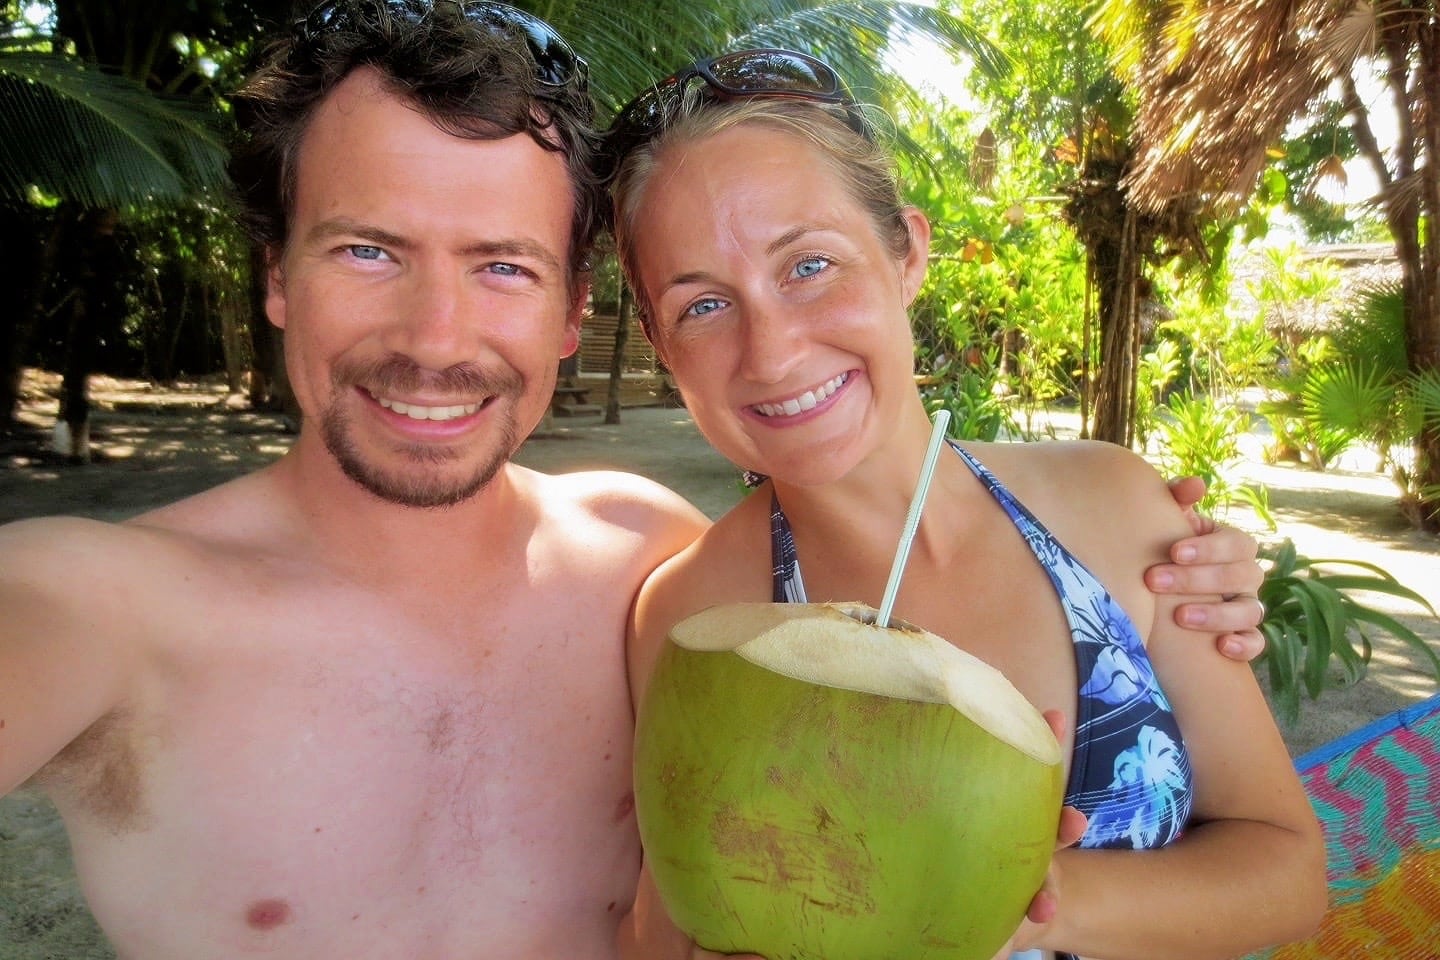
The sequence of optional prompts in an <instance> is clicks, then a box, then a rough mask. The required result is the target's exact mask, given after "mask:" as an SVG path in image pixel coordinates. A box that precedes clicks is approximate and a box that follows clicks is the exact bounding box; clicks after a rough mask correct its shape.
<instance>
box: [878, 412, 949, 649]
mask: <svg viewBox="0 0 1440 960" xmlns="http://www.w3.org/2000/svg"><path fill="white" fill-rule="evenodd" d="M948 426H950V411H949V410H940V411H938V412H936V414H935V422H934V425H933V426H932V427H931V428H930V446H929V448H928V449H926V451H925V462H924V463H923V464H921V465H920V479H919V480H918V481H916V483H915V495H914V496H913V497H911V498H910V512H909V513H907V514H906V515H905V528H904V529H903V530H901V531H900V546H899V547H897V548H896V550H895V562H894V563H892V564H891V565H890V582H889V583H887V584H885V596H884V597H883V598H881V600H880V612H879V615H878V616H876V617H875V625H876V626H879V627H888V626H889V625H890V611H891V610H893V609H895V595H896V594H897V593H899V592H900V578H901V577H902V576H904V574H905V562H906V561H907V560H909V559H910V544H912V543H913V542H914V541H915V531H916V530H918V529H919V528H920V511H922V510H924V509H925V498H926V497H927V496H928V495H929V494H930V480H931V478H932V477H934V476H935V464H936V463H937V462H938V461H939V459H940V445H941V444H942V443H943V442H944V440H945V429H946V428H947V427H948Z"/></svg>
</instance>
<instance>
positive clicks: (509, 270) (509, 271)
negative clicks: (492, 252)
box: [490, 263, 520, 277]
mask: <svg viewBox="0 0 1440 960" xmlns="http://www.w3.org/2000/svg"><path fill="white" fill-rule="evenodd" d="M490 270H491V272H492V273H498V274H500V275H501V276H505V277H514V276H518V275H519V274H520V268H519V267H517V266H515V264H513V263H492V264H490Z"/></svg>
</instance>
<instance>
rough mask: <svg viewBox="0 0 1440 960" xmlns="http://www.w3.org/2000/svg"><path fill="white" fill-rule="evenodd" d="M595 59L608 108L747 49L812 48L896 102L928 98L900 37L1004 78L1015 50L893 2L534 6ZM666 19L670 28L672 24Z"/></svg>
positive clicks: (866, 89) (598, 90) (595, 78)
mask: <svg viewBox="0 0 1440 960" xmlns="http://www.w3.org/2000/svg"><path fill="white" fill-rule="evenodd" d="M532 9H534V11H535V12H536V13H537V14H539V15H541V16H544V17H546V19H548V20H549V21H550V22H551V23H553V24H554V25H555V26H556V28H557V29H559V30H560V32H561V33H563V34H564V35H565V36H566V37H568V38H570V39H571V40H572V42H573V43H574V44H575V46H576V48H577V49H578V50H579V51H580V53H581V55H583V56H584V57H586V58H587V59H588V60H589V61H590V64H591V68H592V71H591V80H592V88H593V90H594V92H595V96H596V99H597V100H598V101H599V103H600V104H601V108H602V111H608V112H610V113H613V112H614V111H615V110H618V109H619V107H620V106H622V105H623V104H625V103H626V102H628V101H629V99H630V98H631V97H632V96H634V95H635V94H636V93H637V92H639V91H640V90H641V89H643V88H644V87H645V86H646V85H648V84H651V83H654V82H655V81H656V80H658V79H660V78H661V77H663V76H665V75H667V74H668V73H670V72H672V71H674V70H675V69H677V68H679V67H682V66H684V65H685V64H687V63H689V62H691V61H693V60H696V59H699V58H701V57H706V56H714V55H715V54H718V53H722V52H724V51H727V50H738V49H743V48H745V47H762V46H777V47H788V48H793V49H798V50H803V51H806V52H808V53H812V54H814V55H816V56H820V57H822V58H823V59H825V60H826V61H827V62H829V63H831V64H832V65H833V66H834V67H835V68H836V70H838V71H839V72H840V73H841V75H842V76H844V77H845V79H846V81H847V83H848V84H849V85H850V87H851V89H852V90H854V92H855V94H856V96H857V98H859V99H861V100H863V101H867V102H870V101H874V102H877V103H879V104H880V105H882V106H886V107H889V106H891V105H892V103H894V102H896V100H897V99H898V100H900V101H904V100H906V98H908V97H914V98H917V99H918V94H917V93H915V91H913V90H908V89H907V88H906V87H905V86H904V84H903V83H899V82H897V79H896V78H895V77H894V76H893V74H892V73H890V72H889V71H887V68H886V64H885V63H884V62H883V60H882V55H883V53H884V51H885V50H886V48H887V47H888V46H889V45H890V44H891V43H892V42H893V41H895V40H898V39H901V38H904V37H907V36H925V37H929V38H933V39H935V40H936V41H938V42H939V43H940V45H941V47H942V48H944V49H946V50H948V51H951V52H952V53H954V54H956V55H959V56H965V57H967V58H969V59H970V60H971V61H972V62H973V63H974V64H975V67H976V69H979V70H982V71H986V72H989V73H993V74H1003V73H1004V72H1005V71H1007V70H1008V69H1009V62H1008V60H1007V58H1006V57H1005V55H1004V54H1003V53H1002V52H1001V51H1000V50H999V49H998V48H996V47H995V46H994V45H993V44H991V43H990V42H989V41H988V40H986V39H985V37H984V36H983V34H981V33H980V31H979V30H977V29H975V28H974V27H973V26H971V25H970V24H968V23H966V22H965V21H964V20H962V19H960V18H959V17H957V16H955V15H953V14H950V13H947V12H945V11H942V10H939V9H936V8H935V7H933V6H929V5H926V4H921V3H896V2H893V0H821V2H817V0H734V2H729V3H724V2H719V0H711V2H701V0H691V2H681V0H655V2H653V3H650V4H646V5H641V4H633V5H632V4H617V5H615V6H614V7H608V6H604V5H601V4H595V3H592V2H582V0H568V2H567V0H551V2H550V3H549V4H548V5H547V4H533V5H532ZM661 25H663V28H662V26H661Z"/></svg>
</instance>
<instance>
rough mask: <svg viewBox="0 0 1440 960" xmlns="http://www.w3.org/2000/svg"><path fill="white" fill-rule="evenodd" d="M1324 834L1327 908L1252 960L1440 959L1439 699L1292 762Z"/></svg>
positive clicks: (1421, 704) (1425, 702) (1404, 711)
mask: <svg viewBox="0 0 1440 960" xmlns="http://www.w3.org/2000/svg"><path fill="white" fill-rule="evenodd" d="M1295 766H1296V768H1297V769H1298V770H1299V771H1300V776H1301V779H1302V780H1303V781H1304V783H1305V789H1306V791H1307V792H1308V793H1309V795H1310V801H1311V803H1312V804H1314V806H1315V812H1316V814H1317V815H1318V816H1319V818H1320V822H1321V824H1322V825H1323V826H1324V828H1325V841H1326V856H1327V872H1328V877H1329V883H1330V909H1329V912H1328V913H1327V914H1326V916H1325V920H1324V922H1323V923H1322V924H1321V927H1320V931H1319V932H1318V933H1317V934H1316V935H1315V936H1313V937H1311V938H1310V939H1309V940H1306V941H1304V942H1302V943H1295V944H1289V945H1287V946H1284V947H1277V948H1275V949H1273V950H1266V951H1263V952H1261V953H1257V954H1253V955H1252V957H1251V958H1250V960H1440V696H1436V697H1432V698H1431V699H1429V700H1426V701H1424V702H1422V703H1418V704H1415V705H1414V706H1411V707H1407V708H1406V709H1404V710H1401V711H1398V712H1397V713H1393V714H1390V715H1389V716H1387V717H1382V718H1381V719H1379V720H1377V721H1375V722H1374V723H1372V724H1370V725H1369V726H1366V727H1364V728H1362V729H1360V730H1357V731H1355V732H1354V733H1351V734H1348V735H1346V736H1344V737H1341V738H1339V739H1338V740H1335V741H1333V742H1331V743H1329V744H1327V745H1326V746H1323V747H1320V748H1319V749H1317V750H1314V751H1312V752H1310V753H1307V754H1306V755H1304V756H1303V757H1300V758H1299V759H1298V760H1296V761H1295Z"/></svg>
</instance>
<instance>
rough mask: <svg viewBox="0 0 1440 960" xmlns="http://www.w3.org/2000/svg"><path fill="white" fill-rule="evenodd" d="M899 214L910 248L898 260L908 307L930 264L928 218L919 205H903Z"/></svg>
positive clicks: (918, 289) (918, 290) (922, 282)
mask: <svg viewBox="0 0 1440 960" xmlns="http://www.w3.org/2000/svg"><path fill="white" fill-rule="evenodd" d="M900 216H901V217H902V218H903V219H904V221H905V229H906V231H907V232H908V233H909V234H910V249H909V250H908V251H907V252H906V254H905V256H904V258H903V259H902V260H901V261H900V282H901V285H902V287H903V288H904V292H905V306H906V307H909V306H910V304H911V303H913V302H914V300H915V296H916V294H918V293H919V292H920V287H921V285H922V284H924V282H925V271H926V270H927V269H928V267H929V265H930V220H929V219H928V218H927V217H926V216H925V214H924V213H923V212H921V210H920V208H919V207H905V208H904V209H903V210H901V211H900Z"/></svg>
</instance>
